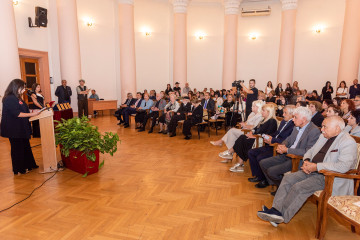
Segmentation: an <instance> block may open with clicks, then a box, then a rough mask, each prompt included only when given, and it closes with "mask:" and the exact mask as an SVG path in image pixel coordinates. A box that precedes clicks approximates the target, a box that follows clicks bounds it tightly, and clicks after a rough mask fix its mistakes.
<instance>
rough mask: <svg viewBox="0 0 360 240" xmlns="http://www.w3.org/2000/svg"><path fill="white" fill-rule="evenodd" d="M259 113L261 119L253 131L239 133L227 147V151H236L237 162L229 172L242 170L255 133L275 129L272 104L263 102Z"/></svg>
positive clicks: (264, 132) (269, 133)
mask: <svg viewBox="0 0 360 240" xmlns="http://www.w3.org/2000/svg"><path fill="white" fill-rule="evenodd" d="M261 115H262V117H263V119H264V120H263V121H262V122H261V123H260V124H259V125H258V126H256V127H255V128H254V133H253V132H252V131H251V132H249V133H248V134H246V135H241V136H240V137H239V138H238V139H237V140H236V141H235V144H234V146H233V147H232V148H231V149H229V153H234V152H235V153H236V154H237V156H238V162H237V163H236V164H235V165H234V166H233V167H231V168H230V171H231V172H243V171H244V167H243V166H244V162H245V161H246V160H247V159H248V151H249V150H250V149H251V148H252V146H253V145H254V142H255V138H256V137H255V134H256V135H262V134H266V135H272V134H273V133H275V132H276V130H277V121H276V119H275V118H276V116H275V109H274V106H273V105H271V104H265V105H264V106H263V107H262V111H261Z"/></svg>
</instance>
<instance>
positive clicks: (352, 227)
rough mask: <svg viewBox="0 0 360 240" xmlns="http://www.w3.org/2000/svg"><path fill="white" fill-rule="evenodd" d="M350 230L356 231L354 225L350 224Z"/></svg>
mask: <svg viewBox="0 0 360 240" xmlns="http://www.w3.org/2000/svg"><path fill="white" fill-rule="evenodd" d="M351 232H353V233H356V229H355V226H354V225H351Z"/></svg>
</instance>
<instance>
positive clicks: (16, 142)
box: [1, 79, 39, 175]
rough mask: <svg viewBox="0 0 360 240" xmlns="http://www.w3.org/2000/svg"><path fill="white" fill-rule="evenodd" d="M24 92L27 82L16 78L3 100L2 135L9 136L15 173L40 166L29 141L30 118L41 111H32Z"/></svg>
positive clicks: (22, 172)
mask: <svg viewBox="0 0 360 240" xmlns="http://www.w3.org/2000/svg"><path fill="white" fill-rule="evenodd" d="M24 92H25V83H24V82H23V81H22V80H20V79H14V80H12V81H11V82H10V84H9V86H8V87H7V88H6V91H5V94H4V97H3V100H2V102H3V109H2V118H1V136H2V137H6V138H9V141H10V145H11V160H12V166H13V172H14V174H15V175H17V174H25V173H27V172H28V171H30V170H32V169H34V168H38V167H39V166H37V165H36V162H35V159H34V156H33V154H32V151H31V147H30V142H29V139H30V137H31V125H30V122H29V118H30V117H33V116H36V115H38V114H39V112H33V113H30V111H29V108H28V106H27V105H26V103H25V102H24V100H23V94H24Z"/></svg>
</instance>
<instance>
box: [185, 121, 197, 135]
mask: <svg viewBox="0 0 360 240" xmlns="http://www.w3.org/2000/svg"><path fill="white" fill-rule="evenodd" d="M197 123H198V122H194V121H192V119H188V120H185V121H184V126H183V134H184V135H185V136H191V127H192V126H194V125H195V124H197Z"/></svg>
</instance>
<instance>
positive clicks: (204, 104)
mask: <svg viewBox="0 0 360 240" xmlns="http://www.w3.org/2000/svg"><path fill="white" fill-rule="evenodd" d="M206 106H207V100H205V104H204V109H206Z"/></svg>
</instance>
